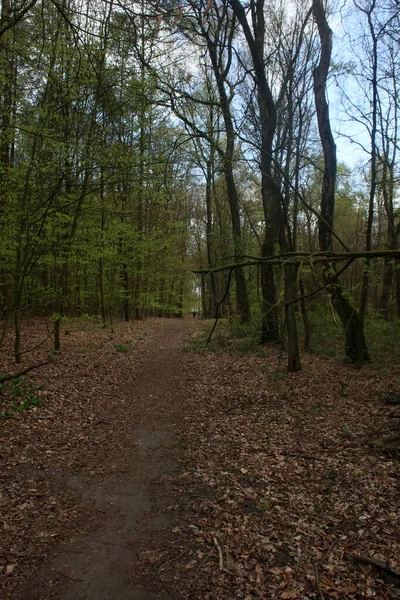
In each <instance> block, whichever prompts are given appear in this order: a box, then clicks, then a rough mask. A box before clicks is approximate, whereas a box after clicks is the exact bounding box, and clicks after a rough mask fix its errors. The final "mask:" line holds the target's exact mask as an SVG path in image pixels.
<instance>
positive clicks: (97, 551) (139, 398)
mask: <svg viewBox="0 0 400 600" xmlns="http://www.w3.org/2000/svg"><path fill="white" fill-rule="evenodd" d="M192 327H193V322H192V320H189V319H187V320H171V321H170V322H168V324H167V325H166V327H165V328H163V329H162V337H160V338H158V339H157V340H156V342H155V343H154V344H153V345H152V347H150V348H147V351H146V354H145V356H144V358H143V362H142V365H141V369H140V373H139V375H138V377H137V378H136V381H135V382H134V383H133V384H130V388H129V390H128V396H129V397H130V399H131V402H130V405H129V408H128V409H127V410H126V412H125V413H124V414H125V418H126V427H124V430H123V435H124V436H125V438H124V439H119V440H115V443H117V444H118V445H119V447H120V448H122V449H123V451H122V452H120V454H119V459H118V462H116V460H115V457H113V461H112V464H110V469H109V470H108V472H107V473H106V474H105V475H104V476H102V477H101V479H100V478H97V479H95V481H94V482H93V481H91V482H90V483H88V480H87V478H82V477H80V476H74V477H72V478H70V479H69V481H68V485H69V486H71V487H73V488H74V489H76V490H78V491H79V493H80V494H81V496H82V503H89V504H90V503H93V502H94V503H95V507H94V510H95V511H96V512H98V513H99V515H100V517H101V518H100V522H99V526H98V528H95V530H93V531H92V532H90V533H88V532H86V533H83V534H80V533H79V532H76V535H75V536H74V537H72V538H71V539H70V540H69V541H68V543H66V544H63V545H61V546H60V547H58V548H56V550H55V553H54V555H53V557H52V558H51V559H50V560H48V561H47V562H46V563H45V564H44V565H43V567H42V568H41V570H40V571H39V572H38V573H37V575H36V576H35V578H34V580H32V581H30V583H29V585H28V587H27V588H25V589H24V590H23V591H22V595H21V596H20V597H21V598H24V599H26V600H39V599H40V600H45V599H57V600H77V599H85V600H125V599H128V598H129V600H153V599H156V598H160V599H164V598H169V597H170V596H169V594H168V592H167V591H166V590H164V589H163V587H162V582H161V580H160V581H159V582H154V581H153V582H152V584H151V585H150V591H149V587H148V585H146V587H145V583H144V582H141V581H140V580H139V581H138V578H137V574H136V573H135V565H136V564H137V562H138V559H139V553H140V547H141V545H142V544H145V545H146V547H149V545H150V547H151V545H152V543H153V544H156V543H157V542H159V541H162V539H163V536H165V535H168V533H167V530H170V529H171V526H173V523H174V520H175V519H178V516H177V515H176V514H174V511H173V510H171V509H169V510H168V511H165V510H164V509H165V508H167V507H170V506H173V504H174V500H173V498H171V497H169V496H168V491H166V490H165V487H164V486H163V484H162V477H163V475H165V474H170V473H173V472H174V470H176V469H177V468H178V464H179V463H178V458H179V431H180V429H181V428H182V423H183V414H182V412H183V411H182V410H181V409H182V407H183V406H184V403H185V396H186V393H187V376H186V374H185V368H184V364H183V363H184V350H183V349H184V341H185V338H186V336H187V335H188V331H189V330H190V329H191V328H192ZM125 395H126V394H125ZM112 418H113V416H112V415H110V419H112ZM114 418H117V417H114ZM146 584H148V582H146Z"/></svg>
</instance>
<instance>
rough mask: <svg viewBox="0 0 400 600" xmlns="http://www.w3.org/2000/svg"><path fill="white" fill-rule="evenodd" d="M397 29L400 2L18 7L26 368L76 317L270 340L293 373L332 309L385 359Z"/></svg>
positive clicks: (2, 112)
mask: <svg viewBox="0 0 400 600" xmlns="http://www.w3.org/2000/svg"><path fill="white" fill-rule="evenodd" d="M399 20H400V11H399V5H398V2H397V1H396V0H360V1H359V2H356V1H354V2H353V1H352V2H350V3H347V4H344V5H343V6H341V7H338V6H336V5H335V3H333V4H332V3H330V4H329V5H326V4H325V3H323V2H321V1H320V0H310V2H301V1H300V0H293V1H292V2H283V1H282V2H279V1H278V0H276V1H273V2H266V1H265V0H248V2H240V1H239V0H215V1H213V0H208V1H203V0H200V1H196V2H195V1H192V0H182V1H179V0H154V1H153V0H141V1H138V2H132V1H131V2H124V0H99V1H98V2H89V1H88V0H58V1H55V0H41V1H40V0H22V1H16V0H3V1H2V2H1V18H0V123H1V129H0V190H1V192H0V198H1V200H0V229H1V238H0V239H1V241H0V254H1V256H0V269H1V272H0V304H1V317H2V338H3V339H4V337H5V334H6V332H7V331H8V330H9V329H10V328H14V330H15V360H16V362H20V360H21V336H22V337H23V324H24V319H25V318H26V317H27V316H29V315H45V316H47V317H48V318H49V319H50V320H51V322H52V323H53V327H54V330H53V331H52V335H53V336H54V342H55V348H56V350H57V349H58V348H59V345H60V338H59V331H60V324H61V323H62V321H63V319H64V318H67V317H71V316H77V315H85V314H89V315H92V316H93V315H98V316H99V317H100V318H101V319H102V321H103V323H104V325H109V324H110V323H112V322H113V320H115V319H116V318H121V317H123V318H124V319H125V320H127V321H129V320H130V319H140V318H143V317H146V316H181V315H182V314H183V313H185V312H189V311H190V310H191V308H193V307H196V308H197V309H200V310H201V314H202V316H204V317H206V318H207V317H214V316H215V315H217V316H221V317H229V318H230V319H233V320H237V321H239V322H241V323H246V322H252V323H255V324H256V327H257V328H258V334H257V335H258V336H259V340H260V341H261V342H262V343H264V344H266V343H271V342H272V343H283V344H285V347H286V348H287V351H288V368H289V370H292V371H297V370H300V369H301V363H300V355H299V346H300V344H303V343H304V345H305V346H306V347H307V345H308V343H309V338H310V330H309V315H310V313H312V311H316V310H323V311H327V312H328V311H329V312H331V314H332V318H334V319H336V320H337V322H338V323H341V325H342V327H343V332H344V334H343V335H344V340H345V344H344V345H345V353H346V356H347V358H348V359H349V360H350V361H352V362H357V363H359V364H362V363H363V362H365V361H367V360H369V359H370V352H369V350H368V339H366V337H365V334H364V326H365V322H366V319H368V318H379V319H382V320H393V321H394V320H395V319H396V318H399V317H400V270H399V265H398V262H399V260H400V255H399V251H398V238H399V234H400V218H399V216H400V214H399V208H398V199H397V193H398V192H397V190H398V168H399V160H398V144H399V132H398V124H399V115H398V108H399V99H398V85H399V83H398V81H399V79H398V76H399V69H400V61H399V51H400V38H399V32H400V23H399ZM333 31H334V32H335V35H333ZM328 99H329V101H328ZM338 128H340V130H341V133H340V137H339V138H338V134H337V130H338ZM338 140H339V143H340V144H341V145H342V147H343V145H344V144H346V148H347V151H348V154H349V155H351V154H353V156H354V157H355V160H352V161H351V165H350V166H349V165H348V164H346V163H345V162H340V161H338V160H337V156H336V143H337V142H338ZM299 327H300V328H301V336H300V335H299V333H298V328H299Z"/></svg>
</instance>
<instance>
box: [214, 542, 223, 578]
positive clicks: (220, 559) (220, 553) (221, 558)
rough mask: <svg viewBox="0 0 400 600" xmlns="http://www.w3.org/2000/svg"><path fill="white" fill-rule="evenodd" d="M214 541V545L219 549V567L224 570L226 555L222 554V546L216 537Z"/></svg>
mask: <svg viewBox="0 0 400 600" xmlns="http://www.w3.org/2000/svg"><path fill="white" fill-rule="evenodd" d="M213 542H214V546H215V547H216V549H217V551H218V561H219V568H220V570H221V571H224V556H223V554H222V549H221V546H220V545H219V543H218V540H217V538H216V537H213Z"/></svg>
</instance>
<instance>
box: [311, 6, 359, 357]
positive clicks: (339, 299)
mask: <svg viewBox="0 0 400 600" xmlns="http://www.w3.org/2000/svg"><path fill="white" fill-rule="evenodd" d="M313 14H314V18H315V21H316V23H317V26H318V32H319V36H320V40H321V55H320V60H319V64H318V66H317V67H316V68H315V69H314V72H313V77H314V97H315V108H316V111H317V118H318V130H319V135H320V139H321V144H322V149H323V154H324V174H323V179H322V191H321V219H320V222H319V230H318V234H319V245H320V249H321V250H322V251H332V249H333V246H332V231H333V224H334V208H335V185H336V166H337V162H336V144H335V142H334V139H333V135H332V130H331V124H330V118H329V105H328V102H327V99H326V83H327V78H328V72H329V66H330V61H331V55H332V30H331V29H330V27H329V25H328V22H327V19H326V14H325V10H324V7H323V5H322V2H321V0H313ZM335 273H336V267H335V264H334V263H332V264H330V265H329V267H327V268H325V269H324V271H323V277H324V282H325V284H326V286H327V289H328V291H329V293H330V294H331V297H332V304H333V306H334V308H335V310H336V311H337V313H338V315H339V317H340V320H341V322H342V326H343V330H344V333H345V338H346V342H345V352H346V356H347V358H348V359H349V360H350V361H352V362H356V360H357V348H358V347H359V343H360V342H361V347H362V355H363V358H364V360H368V359H369V354H368V349H367V346H366V342H365V336H364V328H363V323H362V322H360V320H359V318H358V314H357V311H356V310H355V308H354V307H353V305H352V303H351V302H350V300H349V299H348V298H347V297H346V296H345V294H344V293H343V290H342V287H341V285H340V282H339V281H338V279H337V278H336V279H335V282H334V283H333V284H330V280H331V278H332V276H333V275H335Z"/></svg>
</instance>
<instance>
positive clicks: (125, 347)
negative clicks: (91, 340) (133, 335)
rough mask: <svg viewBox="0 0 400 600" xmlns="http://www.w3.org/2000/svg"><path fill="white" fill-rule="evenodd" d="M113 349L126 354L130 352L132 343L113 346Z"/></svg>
mask: <svg viewBox="0 0 400 600" xmlns="http://www.w3.org/2000/svg"><path fill="white" fill-rule="evenodd" d="M114 348H115V350H116V351H117V352H121V353H123V354H127V353H128V352H130V351H131V350H132V343H131V342H127V345H125V344H114Z"/></svg>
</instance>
